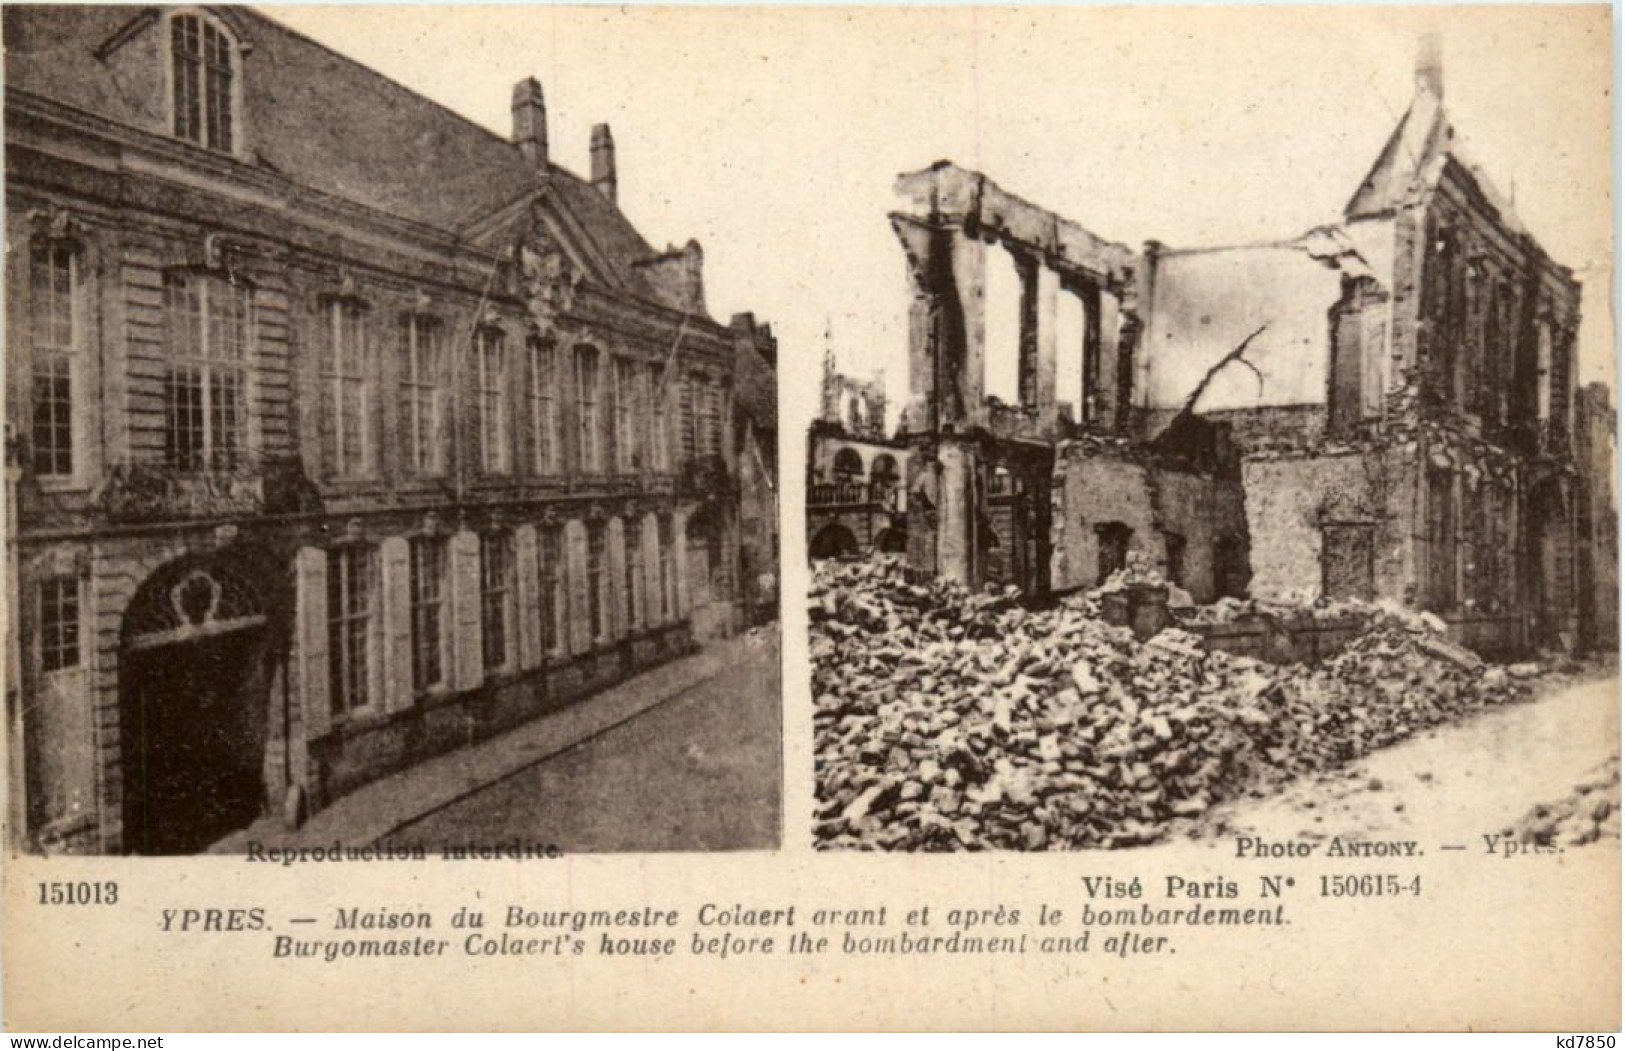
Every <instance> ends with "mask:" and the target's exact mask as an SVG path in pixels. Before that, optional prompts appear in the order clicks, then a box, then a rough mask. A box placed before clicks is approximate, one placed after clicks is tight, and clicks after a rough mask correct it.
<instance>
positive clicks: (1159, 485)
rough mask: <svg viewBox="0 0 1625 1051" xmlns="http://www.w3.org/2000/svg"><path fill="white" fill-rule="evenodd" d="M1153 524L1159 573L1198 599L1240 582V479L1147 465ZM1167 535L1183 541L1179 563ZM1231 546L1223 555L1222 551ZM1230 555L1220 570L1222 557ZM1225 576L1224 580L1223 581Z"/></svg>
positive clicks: (1244, 550) (1244, 554) (1244, 535)
mask: <svg viewBox="0 0 1625 1051" xmlns="http://www.w3.org/2000/svg"><path fill="white" fill-rule="evenodd" d="M1146 477H1147V481H1148V483H1149V488H1150V490H1151V492H1152V499H1153V503H1154V508H1155V511H1156V519H1157V522H1158V528H1159V530H1160V531H1161V533H1162V536H1163V541H1164V565H1163V575H1164V576H1165V577H1167V578H1168V580H1169V582H1170V583H1174V584H1178V585H1179V586H1180V587H1182V588H1184V589H1185V590H1186V591H1188V592H1190V595H1191V598H1193V599H1194V600H1196V601H1197V602H1200V603H1207V602H1212V601H1214V600H1216V599H1218V598H1219V597H1220V596H1221V595H1222V594H1224V593H1225V590H1226V587H1227V586H1228V589H1229V590H1230V591H1232V592H1233V591H1235V590H1236V589H1237V588H1240V587H1244V586H1245V582H1246V576H1247V568H1246V567H1247V565H1248V546H1249V544H1248V532H1247V510H1246V501H1245V498H1244V496H1243V493H1242V488H1241V484H1240V483H1239V482H1235V481H1227V480H1224V479H1217V478H1208V477H1205V476H1202V475H1196V474H1185V473H1181V472H1175V471H1165V470H1160V469H1158V468H1149V469H1147V475H1146ZM1170 537H1179V538H1181V539H1182V540H1183V541H1184V544H1183V547H1184V555H1183V558H1182V559H1179V561H1180V562H1181V563H1182V564H1181V565H1179V566H1174V565H1171V564H1170V562H1171V560H1173V559H1174V558H1175V555H1174V552H1173V550H1172V549H1171V548H1170V546H1169V539H1170ZM1227 551H1228V552H1230V553H1229V554H1228V555H1227V554H1226V552H1227ZM1227 558H1228V559H1231V560H1232V565H1231V568H1230V569H1229V570H1228V571H1225V570H1224V569H1223V568H1222V563H1223V562H1224V561H1225V560H1226V559H1227ZM1227 579H1228V585H1227Z"/></svg>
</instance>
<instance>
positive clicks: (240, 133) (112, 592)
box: [4, 6, 777, 853]
mask: <svg viewBox="0 0 1625 1051" xmlns="http://www.w3.org/2000/svg"><path fill="white" fill-rule="evenodd" d="M4 43H5V48H6V97H5V136H6V191H7V204H8V207H7V209H6V234H7V241H8V246H9V251H8V255H7V267H6V280H7V285H6V308H7V309H6V324H7V330H6V347H7V351H6V353H7V360H6V365H7V368H6V374H7V386H6V399H7V404H6V410H7V418H8V420H9V421H10V429H9V431H8V435H7V467H8V475H7V477H8V483H9V484H8V496H9V498H10V501H11V508H12V518H11V521H10V523H9V524H10V526H11V529H10V532H9V534H8V541H9V545H8V547H9V549H8V558H9V568H10V570H11V572H10V573H9V578H10V580H11V581H12V588H11V591H10V594H9V596H8V597H9V600H10V603H11V608H10V614H11V617H12V623H13V624H14V625H16V628H15V629H14V631H13V633H12V638H13V640H14V648H13V651H12V654H11V656H12V657H13V659H12V660H9V661H8V668H9V669H10V672H9V681H8V682H7V688H8V702H9V703H8V708H9V713H8V714H9V717H10V720H11V721H10V728H11V730H12V739H13V740H14V741H20V742H21V749H20V757H19V756H17V755H16V754H15V753H14V758H20V759H21V768H22V774H21V776H20V777H17V778H15V779H14V783H13V791H12V799H13V811H12V815H13V823H14V828H16V830H17V831H18V832H19V833H20V834H21V837H23V838H26V840H27V842H28V844H29V845H30V846H31V847H33V848H36V849H42V850H48V851H74V852H104V853H116V852H153V853H174V852H185V851H191V850H196V849H199V848H201V847H203V846H205V845H207V844H208V843H209V842H211V841H213V840H214V839H216V838H218V837H219V836H221V835H223V834H225V833H227V832H230V831H232V830H234V829H236V828H240V827H242V826H244V825H246V824H248V823H249V822H251V821H253V820H254V819H255V818H257V817H259V816H260V815H261V814H263V813H267V812H273V813H274V812H283V813H285V815H286V816H287V817H289V818H290V819H291V820H298V819H299V817H300V816H301V815H302V814H304V813H306V812H309V811H311V810H314V809H316V808H320V807H322V806H324V805H326V804H327V803H328V802H329V801H331V800H332V799H334V798H335V797H337V796H339V795H342V794H343V793H345V792H347V791H349V790H350V789H352V788H354V787H356V786H358V785H360V784H362V783H363V782H366V781H368V780H370V779H373V778H376V777H378V776H380V775H381V774H383V773H386V772H388V771H391V770H394V769H397V768H400V767H403V766H406V765H408V764H411V763H413V762H416V761H418V760H420V759H421V758H423V757H426V756H429V755H432V754H435V753H438V752H442V751H445V750H447V749H451V748H454V747H457V746H459V745H464V744H467V743H469V742H471V741H474V740H477V739H480V738H483V737H486V736H489V735H491V734H494V733H496V732H498V731H500V730H502V729H504V728H506V727H509V726H512V725H514V724H516V723H518V722H520V721H523V720H525V719H528V718H531V717H533V716H535V715H537V714H538V713H541V712H544V711H547V710H550V709H554V708H557V707H559V706H561V705H565V704H568V703H571V702H573V701H576V700H578V699H580V698H583V697H586V696H587V695H590V694H592V693H594V692H595V691H598V690H601V689H602V688H604V687H605V686H607V685H609V684H611V683H615V682H618V681H620V680H622V679H624V678H626V677H628V676H630V675H632V674H634V673H636V672H637V671H639V670H640V669H643V668H647V667H650V666H652V665H656V664H659V663H661V662H663V661H668V660H670V659H672V658H674V657H676V656H679V655H681V654H684V653H687V652H689V651H690V650H691V649H692V648H693V647H694V646H695V644H696V642H697V641H698V640H703V639H705V638H707V637H710V636H713V635H719V634H726V633H728V632H731V631H734V630H737V629H738V628H739V627H740V626H742V625H743V624H744V623H745V622H746V620H747V619H750V618H757V619H759V618H760V617H761V616H762V615H763V614H764V611H767V613H768V615H770V613H771V605H769V604H768V600H769V598H770V596H766V595H763V594H761V592H760V587H759V585H758V583H757V580H756V578H757V577H759V576H760V573H761V569H762V567H763V566H767V565H771V564H772V562H773V561H774V559H775V558H776V550H777V533H776V526H775V522H776V512H775V507H776V500H777V497H776V470H775V467H774V463H773V456H772V450H773V441H774V437H773V436H774V431H775V423H774V413H773V401H774V396H773V391H774V367H775V358H776V346H775V344H774V341H773V338H772V335H771V332H770V331H769V330H768V329H767V328H766V327H765V326H758V325H757V323H756V322H755V320H754V319H753V318H750V317H749V316H748V315H744V316H741V317H739V318H736V319H735V320H734V323H733V324H731V325H723V324H719V323H717V322H716V321H714V320H712V318H711V317H710V316H709V314H708V313H707V310H706V303H705V286H704V280H703V271H702V263H703V260H702V253H701V250H700V246H699V245H698V244H696V243H694V242H692V241H690V242H689V243H688V244H687V245H686V246H684V247H682V248H678V249H668V250H665V251H657V250H656V249H654V248H653V247H652V246H651V245H650V244H649V243H648V242H646V241H645V240H644V238H643V237H642V236H641V235H640V234H639V233H638V232H637V230H636V229H634V228H633V227H632V225H631V224H630V223H629V222H628V221H627V219H626V217H625V215H624V214H623V213H622V212H621V211H620V209H619V208H618V206H617V204H616V194H617V188H618V185H619V177H618V171H617V167H616V160H615V143H614V140H613V138H612V136H611V133H610V130H609V128H608V127H607V126H604V125H600V126H599V127H598V128H596V129H595V130H594V132H593V135H592V141H591V149H590V156H591V172H590V174H589V176H588V177H586V178H582V177H579V176H577V175H575V174H572V173H571V172H569V171H567V170H565V169H564V168H562V167H560V166H559V165H557V164H555V163H554V162H553V161H552V160H551V158H550V154H549V141H548V123H547V111H546V105H545V102H544V99H543V95H542V89H541V86H540V85H539V84H538V83H537V82H536V81H535V80H534V79H526V80H522V81H520V82H519V84H518V85H517V86H516V87H515V89H514V92H513V97H512V118H513V121H512V133H511V135H510V136H509V137H507V138H503V137H501V136H498V135H494V134H492V133H490V132H488V131H486V130H485V129H483V128H481V127H479V126H477V125H475V124H473V123H471V122H469V121H467V120H464V119H463V118H461V117H458V116H457V115H456V114H453V113H451V112H449V111H447V110H445V109H443V108H441V107H440V106H438V105H436V104H435V103H432V102H430V101H429V100H427V99H424V98H422V97H420V96H418V95H415V94H413V93H412V92H410V91H408V90H406V89H405V88H403V87H401V86H400V85H398V84H395V83H394V82H392V81H390V80H388V79H386V78H384V77H382V76H380V75H378V74H377V73H374V72H372V71H371V70H368V69H366V68H364V67H362V66H360V65H358V64H356V63H354V62H352V61H350V60H348V59H346V58H343V57H342V56H340V55H337V54H335V53H333V52H332V51H329V50H328V49H326V48H324V47H322V46H320V45H318V44H316V43H314V42H312V41H311V40H309V39H307V38H305V37H303V36H301V35H299V34H298V33H295V32H292V31H290V30H289V29H287V28H285V27H283V26H281V25H279V24H278V23H276V22H275V21H272V20H271V19H268V18H266V17H264V16H262V15H260V14H258V13H256V12H254V11H252V10H249V9H246V8H241V7H204V8H160V7H73V6H52V7H49V8H47V7H23V6H10V7H7V8H6V10H5V12H4Z"/></svg>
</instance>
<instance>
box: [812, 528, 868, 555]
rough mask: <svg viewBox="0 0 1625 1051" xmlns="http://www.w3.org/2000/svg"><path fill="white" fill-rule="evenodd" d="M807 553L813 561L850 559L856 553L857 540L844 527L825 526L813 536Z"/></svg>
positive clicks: (850, 531)
mask: <svg viewBox="0 0 1625 1051" xmlns="http://www.w3.org/2000/svg"><path fill="white" fill-rule="evenodd" d="M807 553H808V555H810V556H811V557H812V558H814V559H823V558H852V557H853V556H855V555H856V554H857V553H858V538H857V537H855V536H853V535H852V530H850V529H848V528H846V526H843V525H827V526H825V527H824V528H822V529H820V530H819V531H818V532H817V533H816V534H814V536H813V538H812V543H811V544H810V545H808V548H807Z"/></svg>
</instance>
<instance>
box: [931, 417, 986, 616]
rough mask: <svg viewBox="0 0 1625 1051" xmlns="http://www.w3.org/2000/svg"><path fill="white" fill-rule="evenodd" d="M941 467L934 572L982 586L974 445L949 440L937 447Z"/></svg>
mask: <svg viewBox="0 0 1625 1051" xmlns="http://www.w3.org/2000/svg"><path fill="white" fill-rule="evenodd" d="M937 461H938V462H939V463H940V464H941V465H942V472H941V475H940V477H941V486H940V487H939V490H938V501H939V502H938V506H937V572H938V574H939V575H941V576H942V577H944V578H945V579H948V580H953V581H957V582H958V583H961V584H964V585H965V586H966V587H969V588H976V587H979V586H980V585H981V582H982V566H981V557H980V555H981V550H980V545H979V540H980V537H979V536H978V535H977V526H978V515H977V511H978V507H977V491H976V475H977V470H978V467H979V457H978V456H977V455H976V447H975V446H974V445H971V444H968V443H965V442H958V441H953V440H948V441H944V442H942V443H941V444H940V445H939V446H938V447H937Z"/></svg>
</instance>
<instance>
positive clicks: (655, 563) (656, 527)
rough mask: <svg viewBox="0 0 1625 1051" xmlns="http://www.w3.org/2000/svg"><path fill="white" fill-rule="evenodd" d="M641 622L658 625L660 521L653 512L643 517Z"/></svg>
mask: <svg viewBox="0 0 1625 1051" xmlns="http://www.w3.org/2000/svg"><path fill="white" fill-rule="evenodd" d="M641 528H642V530H643V609H644V615H643V622H644V623H645V624H650V625H653V624H659V623H660V521H659V519H657V518H656V517H655V515H654V513H653V512H650V513H649V514H646V515H644V516H643V523H642V525H641Z"/></svg>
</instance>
